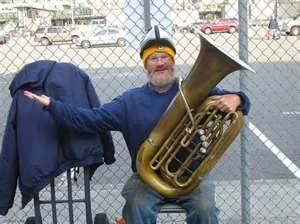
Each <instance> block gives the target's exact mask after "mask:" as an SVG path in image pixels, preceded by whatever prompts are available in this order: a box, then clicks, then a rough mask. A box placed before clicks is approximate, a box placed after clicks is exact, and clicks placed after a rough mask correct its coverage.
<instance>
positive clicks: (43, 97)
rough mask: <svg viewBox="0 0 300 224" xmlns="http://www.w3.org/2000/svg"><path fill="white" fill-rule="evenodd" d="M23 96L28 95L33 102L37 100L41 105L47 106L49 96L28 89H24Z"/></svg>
mask: <svg viewBox="0 0 300 224" xmlns="http://www.w3.org/2000/svg"><path fill="white" fill-rule="evenodd" d="M24 96H26V97H28V98H29V99H31V100H33V101H34V102H37V103H39V104H41V105H42V106H48V105H49V103H50V98H49V97H48V96H46V95H40V96H39V95H37V94H34V93H32V92H30V91H27V90H25V91H24Z"/></svg>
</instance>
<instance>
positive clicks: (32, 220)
mask: <svg viewBox="0 0 300 224" xmlns="http://www.w3.org/2000/svg"><path fill="white" fill-rule="evenodd" d="M37 223H38V222H37V219H36V217H34V216H31V217H29V218H27V219H26V221H25V224H37Z"/></svg>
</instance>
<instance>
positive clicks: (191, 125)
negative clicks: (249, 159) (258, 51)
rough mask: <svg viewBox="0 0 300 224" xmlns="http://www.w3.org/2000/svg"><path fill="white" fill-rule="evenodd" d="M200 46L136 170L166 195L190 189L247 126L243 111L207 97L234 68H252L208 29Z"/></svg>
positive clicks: (146, 141) (154, 130)
mask: <svg viewBox="0 0 300 224" xmlns="http://www.w3.org/2000/svg"><path fill="white" fill-rule="evenodd" d="M198 34H199V36H200V44H201V46H200V52H199V54H198V57H197V59H196V61H195V63H194V65H193V67H192V69H191V71H190V73H189V74H188V76H187V77H186V78H185V79H184V80H183V81H182V82H180V83H179V89H180V91H178V93H177V95H176V96H175V97H174V99H173V101H172V103H171V104H170V105H169V107H168V109H167V111H166V112H165V113H164V114H163V115H162V117H161V118H160V120H159V122H158V123H157V124H156V126H155V127H154V129H153V130H152V131H151V133H150V135H149V136H148V138H147V139H146V140H145V142H144V143H143V144H142V145H141V147H140V149H139V152H138V155H137V161H136V162H137V172H138V174H139V175H140V177H141V178H142V180H143V181H144V182H145V183H146V184H148V185H149V186H150V187H152V188H153V189H154V190H155V191H157V192H158V193H160V194H161V195H163V196H165V197H167V198H174V197H178V196H181V195H184V194H187V193H189V192H191V191H192V190H193V189H194V188H196V187H197V186H198V184H199V183H200V182H201V180H202V178H203V177H204V176H205V175H206V174H207V173H208V172H210V170H211V169H212V168H213V167H214V166H215V164H216V163H217V161H218V160H219V159H220V158H221V156H222V155H223V154H224V152H225V151H226V150H227V148H228V147H229V146H230V144H231V143H232V142H233V141H234V139H235V138H236V137H237V135H238V134H239V132H240V129H241V128H242V126H243V114H242V112H241V111H239V110H237V111H233V112H228V113H224V112H221V111H219V110H218V109H217V108H216V105H215V102H214V101H213V100H212V99H210V98H209V97H208V95H209V93H210V91H211V90H212V89H213V88H214V87H215V86H216V85H217V84H218V83H219V82H220V81H221V80H222V79H224V78H225V77H226V76H227V75H228V74H230V73H232V72H234V71H236V70H242V69H245V70H249V71H252V72H254V70H253V69H252V68H251V67H250V66H248V65H247V64H246V63H244V62H243V61H242V60H240V59H239V58H234V57H232V56H230V55H229V54H227V53H226V52H225V51H223V50H222V49H220V48H217V47H216V46H215V45H214V44H213V42H212V41H211V40H209V39H208V37H206V36H205V34H203V33H201V32H198Z"/></svg>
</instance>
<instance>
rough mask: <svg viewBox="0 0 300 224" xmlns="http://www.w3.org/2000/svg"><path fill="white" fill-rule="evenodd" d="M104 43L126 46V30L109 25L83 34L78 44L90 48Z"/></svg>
mask: <svg viewBox="0 0 300 224" xmlns="http://www.w3.org/2000/svg"><path fill="white" fill-rule="evenodd" d="M104 44H116V45H117V46H119V47H124V46H126V44H127V39H126V35H125V32H124V30H122V29H117V28H109V27H106V28H103V29H97V30H96V31H95V32H94V33H92V34H91V33H89V35H84V36H81V37H80V38H79V41H78V43H77V44H76V45H79V46H80V47H82V48H90V47H93V46H97V45H104Z"/></svg>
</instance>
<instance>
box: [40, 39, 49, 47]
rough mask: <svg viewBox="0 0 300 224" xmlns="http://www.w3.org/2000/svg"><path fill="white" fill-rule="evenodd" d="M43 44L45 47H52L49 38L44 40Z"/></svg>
mask: <svg viewBox="0 0 300 224" xmlns="http://www.w3.org/2000/svg"><path fill="white" fill-rule="evenodd" d="M41 43H42V45H43V46H48V45H50V41H49V40H48V39H47V38H42V39H41Z"/></svg>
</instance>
